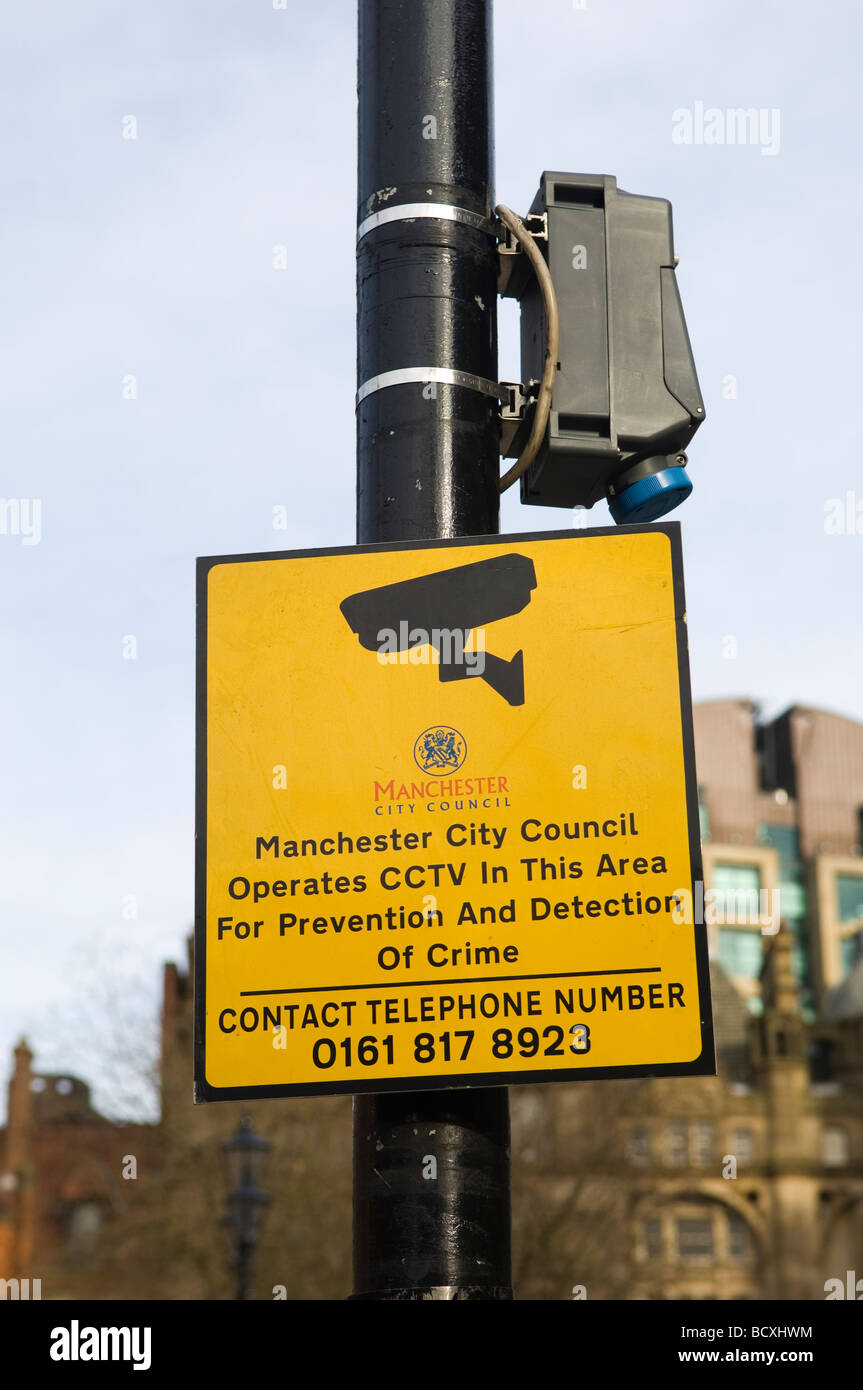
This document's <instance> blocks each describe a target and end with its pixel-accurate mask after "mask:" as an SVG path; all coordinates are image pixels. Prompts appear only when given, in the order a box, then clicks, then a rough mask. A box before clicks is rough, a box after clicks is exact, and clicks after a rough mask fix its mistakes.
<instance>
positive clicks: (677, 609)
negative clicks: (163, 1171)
mask: <svg viewBox="0 0 863 1390" xmlns="http://www.w3.org/2000/svg"><path fill="white" fill-rule="evenodd" d="M657 531H661V532H662V533H663V534H664V535H666V536H667V537H668V539H669V541H670V544H671V575H672V588H673V598H674V620H675V628H676V634H677V667H678V677H679V689H680V711H681V719H682V725H683V763H684V778H685V785H686V811H687V821H688V826H689V852H690V863H691V866H692V877H693V888H694V885H695V882H697V881H700V880H701V879H702V878H703V870H702V863H701V835H700V826H699V817H698V789H697V783H696V776H695V744H694V739H693V732H692V692H691V687H690V678H689V644H688V640H687V629H686V600H685V595H684V587H683V550H682V543H681V530H680V523H679V522H678V521H670V522H658V523H653V524H651V525H642V526H598V527H592V528H585V529H584V530H581V529H578V530H567V531H520V532H518V533H516V534H514V535H491V536H457V537H453V538H449V539H446V540H423V541H395V542H389V543H386V544H376V545H343V546H335V547H327V548H324V549H315V550H263V551H256V552H255V553H254V554H251V555H208V556H203V557H201V558H200V559H198V561H197V652H196V662H195V665H196V698H195V733H196V738H195V1005H194V1011H195V1103H196V1104H199V1103H202V1102H209V1101H218V1100H259V1099H260V1100H265V1099H270V1098H275V1097H278V1096H335V1095H362V1094H369V1093H371V1094H382V1093H384V1092H388V1091H444V1090H446V1091H449V1090H464V1089H469V1088H471V1087H480V1086H482V1087H486V1086H530V1085H536V1084H538V1083H541V1082H542V1083H544V1082H551V1081H598V1080H604V1079H607V1080H613V1079H615V1078H621V1077H642V1076H643V1077H648V1076H715V1075H716V1057H715V1051H714V1039H713V1012H712V1005H711V998H710V971H709V964H708V957H707V932H706V929H705V927H704V925H703V924H701V925H698V924H697V923H693V930H694V932H695V961H696V976H697V979H698V997H699V1001H700V1005H701V1053H700V1055H699V1056H698V1057H696V1058H695V1060H694V1061H692V1062H663V1063H660V1064H656V1065H650V1064H646V1065H644V1066H641V1065H636V1064H633V1065H631V1066H620V1067H577V1068H574V1069H572V1070H568V1071H564V1070H552V1069H549V1070H548V1071H531V1072H527V1071H524V1072H522V1071H520V1072H514V1073H506V1072H475V1073H471V1074H470V1075H467V1076H457V1077H453V1076H417V1077H392V1078H386V1079H382V1078H378V1079H375V1080H374V1081H367V1082H363V1081H361V1080H359V1079H358V1080H356V1081H353V1080H345V1081H331V1082H329V1083H327V1082H326V1081H324V1080H321V1081H320V1082H310V1083H308V1084H303V1083H300V1084H294V1085H284V1086H211V1085H210V1083H209V1082H208V1081H207V1079H206V1057H205V1019H206V999H205V994H204V982H205V979H206V949H207V944H206V895H207V875H206V869H207V861H206V853H207V850H206V834H207V579H208V576H209V573H210V570H211V569H214V568H215V567H216V565H236V564H243V563H255V562H259V561H262V560H265V561H269V560H299V559H314V558H316V557H323V556H334V555H368V554H374V553H376V552H384V551H396V550H447V549H455V548H458V547H464V546H479V545H518V544H520V543H522V542H524V541H544V540H571V541H573V542H577V541H579V540H583V539H584V538H585V537H587V536H590V537H596V536H617V537H619V538H622V537H625V536H627V535H633V534H651V533H655V532H657ZM694 900H695V898H694V893H693V902H694ZM441 983H442V984H443V983H445V981H441Z"/></svg>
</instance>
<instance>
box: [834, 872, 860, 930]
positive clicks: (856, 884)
mask: <svg viewBox="0 0 863 1390" xmlns="http://www.w3.org/2000/svg"><path fill="white" fill-rule="evenodd" d="M836 899H837V902H836V906H837V910H838V913H839V921H840V922H858V921H861V920H863V877H861V876H860V875H859V874H837V875H836Z"/></svg>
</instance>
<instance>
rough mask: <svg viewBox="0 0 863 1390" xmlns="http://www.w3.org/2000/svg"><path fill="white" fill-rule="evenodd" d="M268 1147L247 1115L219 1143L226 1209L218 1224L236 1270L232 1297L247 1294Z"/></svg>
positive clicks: (265, 1199)
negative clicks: (235, 1282)
mask: <svg viewBox="0 0 863 1390" xmlns="http://www.w3.org/2000/svg"><path fill="white" fill-rule="evenodd" d="M271 1147H272V1145H271V1144H269V1143H268V1141H267V1140H266V1139H262V1138H261V1136H260V1135H259V1134H256V1133H255V1131H254V1129H253V1128H252V1122H251V1120H250V1119H249V1117H248V1115H245V1116H244V1117H243V1119H242V1120H241V1121H240V1125H239V1128H238V1130H237V1132H236V1134H234V1135H233V1136H232V1137H231V1138H230V1139H225V1140H224V1141H223V1142H222V1153H223V1155H224V1162H225V1172H226V1174H227V1179H228V1210H227V1211H226V1213H225V1215H224V1216H223V1217H222V1224H223V1225H224V1226H225V1227H226V1228H227V1231H228V1235H229V1238H230V1241H231V1264H232V1265H233V1267H234V1268H235V1269H236V1271H237V1292H236V1294H235V1295H234V1297H235V1298H236V1299H241V1300H242V1299H248V1297H249V1285H250V1282H251V1271H252V1258H253V1256H254V1253H255V1246H256V1245H257V1243H258V1233H259V1231H260V1228H261V1224H262V1222H263V1219H264V1211H265V1209H266V1207H267V1206H268V1204H269V1201H270V1199H269V1196H268V1195H267V1193H266V1192H264V1191H262V1189H261V1186H260V1182H261V1179H262V1178H263V1175H264V1168H265V1167H266V1163H267V1155H268V1154H269V1152H270V1149H271Z"/></svg>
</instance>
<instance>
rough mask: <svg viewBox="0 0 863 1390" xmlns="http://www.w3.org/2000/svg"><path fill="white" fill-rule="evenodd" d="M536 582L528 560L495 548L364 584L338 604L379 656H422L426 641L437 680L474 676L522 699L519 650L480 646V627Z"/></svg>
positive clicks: (413, 659)
mask: <svg viewBox="0 0 863 1390" xmlns="http://www.w3.org/2000/svg"><path fill="white" fill-rule="evenodd" d="M535 588H536V571H535V569H534V565H533V561H532V560H530V559H528V557H527V556H526V555H518V554H512V555H497V556H495V557H494V558H493V559H491V560H478V561H476V562H475V563H474V564H471V565H458V566H456V568H454V569H448V570H441V571H440V572H439V573H438V574H426V575H421V576H420V577H419V578H418V579H403V580H401V581H400V582H399V583H397V584H384V585H382V586H381V587H380V588H378V589H366V590H364V592H362V593H359V594H351V595H350V597H349V598H346V599H345V600H344V601H343V602H342V603H341V604H340V605H339V607H340V610H341V612H342V614H343V615H344V618H345V620H346V621H347V623H348V626H349V627H350V629H351V631H352V632H355V633H356V634H357V637H358V638H359V640H360V645H361V646H363V647H365V649H366V650H367V651H373V652H377V653H378V659H379V660H380V661H381V662H382V664H388V665H389V664H402V665H404V664H406V663H407V662H409V663H410V664H412V665H413V664H420V663H421V661H422V660H423V657H422V651H423V649H425V648H427V649H429V650H430V651H431V652H433V653H434V656H433V658H432V661H433V664H434V665H436V666H437V668H438V679H439V680H441V681H446V682H449V681H460V680H468V679H471V678H472V679H477V678H479V679H480V680H483V681H485V683H486V684H487V685H490V686H491V688H492V690H494V691H496V693H497V694H498V695H500V696H501V697H502V698H503V699H504V700H506V702H507V704H508V705H523V704H524V652H523V651H518V652H516V654H515V656H514V657H513V658H512V659H511V660H510V661H505V660H504V659H503V658H502V657H499V656H494V655H493V654H492V653H491V652H489V651H487V650H486V647H485V628H486V626H487V625H488V624H489V623H496V622H500V621H501V619H503V618H511V617H513V616H514V615H515V614H516V613H520V612H521V611H522V609H523V608H526V607H527V605H528V604H529V603H530V596H531V594H532V592H533V590H534V589H535ZM472 634H473V636H472Z"/></svg>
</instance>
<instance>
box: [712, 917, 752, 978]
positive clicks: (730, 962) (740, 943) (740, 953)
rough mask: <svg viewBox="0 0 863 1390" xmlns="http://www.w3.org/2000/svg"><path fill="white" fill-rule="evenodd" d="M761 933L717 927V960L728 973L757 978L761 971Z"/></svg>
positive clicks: (744, 929) (745, 929)
mask: <svg viewBox="0 0 863 1390" xmlns="http://www.w3.org/2000/svg"><path fill="white" fill-rule="evenodd" d="M761 960H762V954H761V933H760V932H755V931H752V930H749V929H747V928H743V929H742V930H741V929H739V928H737V927H720V928H719V961H720V964H721V965H722V967H723V969H724V970H727V971H728V974H729V975H742V976H744V977H745V978H746V979H747V980H757V979H758V976H759V975H760V973H761Z"/></svg>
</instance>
